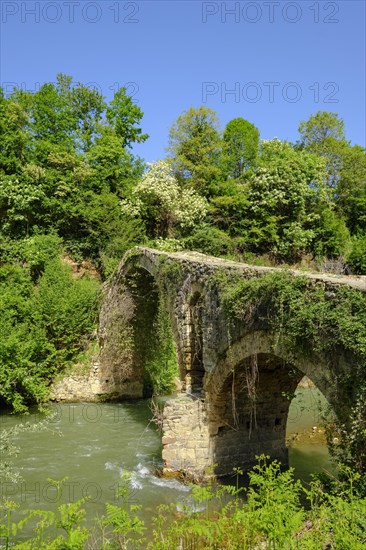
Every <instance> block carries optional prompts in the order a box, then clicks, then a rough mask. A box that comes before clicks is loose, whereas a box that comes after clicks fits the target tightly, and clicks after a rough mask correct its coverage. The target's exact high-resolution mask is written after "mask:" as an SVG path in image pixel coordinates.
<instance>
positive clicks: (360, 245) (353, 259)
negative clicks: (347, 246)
mask: <svg viewBox="0 0 366 550" xmlns="http://www.w3.org/2000/svg"><path fill="white" fill-rule="evenodd" d="M348 262H349V265H350V266H351V268H352V269H353V270H354V271H355V273H360V274H364V273H366V235H362V236H360V237H356V238H354V239H353V242H352V250H351V252H350V254H349V256H348Z"/></svg>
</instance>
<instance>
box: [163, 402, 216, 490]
mask: <svg viewBox="0 0 366 550" xmlns="http://www.w3.org/2000/svg"><path fill="white" fill-rule="evenodd" d="M162 443H163V452H162V457H163V461H164V467H163V473H164V474H165V475H170V474H173V475H177V474H179V473H183V474H184V475H186V476H188V477H189V478H190V479H192V480H196V481H199V480H201V479H203V478H204V477H207V476H208V475H209V469H210V467H212V465H213V454H212V449H211V445H210V433H209V422H208V417H207V411H206V407H205V402H204V401H203V400H202V399H200V398H199V397H195V396H192V395H184V394H182V396H180V397H178V398H176V399H170V400H169V401H167V403H166V405H165V407H164V411H163V438H162Z"/></svg>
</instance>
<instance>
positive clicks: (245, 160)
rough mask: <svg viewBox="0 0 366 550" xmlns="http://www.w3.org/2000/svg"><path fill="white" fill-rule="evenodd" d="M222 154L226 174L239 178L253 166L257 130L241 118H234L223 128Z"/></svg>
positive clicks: (257, 142)
mask: <svg viewBox="0 0 366 550" xmlns="http://www.w3.org/2000/svg"><path fill="white" fill-rule="evenodd" d="M223 140H224V143H223V149H224V151H223V156H224V163H225V165H226V169H227V174H228V176H229V177H231V178H240V177H241V176H242V175H243V172H244V171H245V170H249V169H250V168H254V167H255V165H256V160H257V157H258V151H259V130H258V129H257V128H256V127H255V126H254V124H251V123H250V122H248V121H247V120H244V119H243V118H234V119H233V120H231V121H230V122H229V123H228V124H227V125H226V128H225V130H224V136H223Z"/></svg>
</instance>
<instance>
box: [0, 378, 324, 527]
mask: <svg viewBox="0 0 366 550" xmlns="http://www.w3.org/2000/svg"><path fill="white" fill-rule="evenodd" d="M319 403H321V404H323V405H324V398H323V397H322V395H321V394H320V392H319V391H318V390H316V389H310V388H308V389H300V390H298V391H297V397H296V398H295V399H294V400H293V401H292V404H291V408H290V412H289V419H288V425H287V428H288V434H289V437H290V438H291V434H294V433H297V432H300V433H302V434H304V432H305V435H303V437H300V439H299V440H298V441H295V442H294V446H293V447H291V448H290V464H291V465H292V466H294V467H295V469H296V475H297V476H298V477H299V478H301V479H303V480H304V481H308V480H309V475H310V473H311V472H315V471H321V470H322V469H326V470H329V469H331V466H330V462H329V456H328V452H327V448H326V446H325V443H324V441H322V440H321V438H319V437H316V436H315V437H314V436H313V433H312V432H313V431H314V430H312V428H313V427H314V426H316V427H319V424H320V413H319ZM51 409H52V410H53V411H54V413H55V414H54V417H53V419H52V420H51V422H50V424H49V426H50V429H49V430H47V431H41V432H35V433H21V434H19V435H18V436H17V437H16V440H15V443H16V445H17V446H18V447H19V449H20V453H19V455H18V456H17V457H16V459H14V462H15V464H16V466H17V467H19V468H20V470H21V474H22V477H23V481H22V482H20V483H6V484H3V486H2V494H3V496H6V497H8V498H10V499H12V500H15V501H16V502H18V503H19V504H20V512H17V513H19V514H21V510H22V508H23V509H25V508H28V509H44V510H46V509H55V508H56V506H57V504H56V503H55V501H56V491H55V489H54V487H53V485H52V483H51V482H50V481H48V479H49V478H51V479H53V480H58V481H59V480H61V479H63V478H65V477H66V476H67V478H68V479H67V481H66V482H65V483H64V484H63V486H62V489H61V491H62V492H61V499H60V501H59V502H61V503H63V502H72V501H76V500H77V499H79V498H81V497H88V502H87V504H86V509H87V513H88V517H89V518H92V517H95V516H96V515H101V514H102V513H103V512H104V511H105V507H104V503H105V502H115V501H116V489H117V487H118V483H119V479H120V476H121V474H122V473H123V472H128V473H129V475H130V476H131V492H132V495H133V499H134V502H136V504H140V505H142V507H143V512H142V517H143V518H144V519H145V521H146V522H147V525H149V523H150V519H151V516H152V515H153V513H154V512H155V510H156V508H157V506H158V505H159V504H163V503H165V504H169V503H171V502H176V503H177V509H179V508H180V504H179V503H181V502H183V501H184V502H186V503H188V504H189V502H190V495H189V492H190V489H189V487H188V486H186V485H184V484H183V483H180V482H179V481H177V480H174V479H164V478H160V477H158V476H157V475H156V470H157V469H158V468H159V467H160V466H161V437H160V435H159V434H158V432H157V430H156V428H155V424H154V423H152V422H151V417H152V414H151V411H150V404H149V401H147V400H143V401H138V402H134V403H113V404H112V403H104V404H82V403H81V404H62V405H60V404H54V405H51ZM39 419H40V415H39V414H31V415H30V416H29V417H26V418H25V420H27V421H30V422H37V421H38V420H39ZM0 420H1V422H0V427H1V428H9V427H10V426H12V425H14V424H16V423H19V422H21V421H23V422H24V417H23V418H19V417H14V416H11V415H9V414H2V415H0ZM295 439H297V438H296V437H295Z"/></svg>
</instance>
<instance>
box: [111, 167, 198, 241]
mask: <svg viewBox="0 0 366 550" xmlns="http://www.w3.org/2000/svg"><path fill="white" fill-rule="evenodd" d="M121 205H122V210H123V212H125V213H126V214H129V215H132V216H134V215H135V216H136V215H141V216H142V217H143V218H144V219H145V220H146V222H147V224H148V227H149V230H150V233H151V235H152V236H153V237H163V238H166V237H172V236H174V231H177V230H178V231H180V232H183V233H184V232H186V231H189V230H190V229H192V228H193V227H195V226H196V225H199V224H200V222H202V221H203V219H204V217H205V215H206V212H207V202H206V200H205V199H204V198H203V197H200V196H199V195H198V194H197V193H196V192H195V191H194V190H193V189H190V188H182V187H181V186H180V185H179V182H178V181H177V179H176V178H175V176H174V175H173V174H172V167H171V164H170V163H169V162H167V161H163V160H160V161H158V162H155V163H153V164H150V167H149V170H148V171H147V172H146V173H145V174H144V176H143V178H142V180H141V181H140V182H139V183H138V184H137V185H136V187H135V188H134V189H133V192H132V200H125V201H122V203H121Z"/></svg>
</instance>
